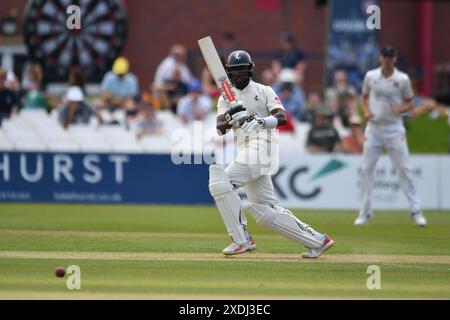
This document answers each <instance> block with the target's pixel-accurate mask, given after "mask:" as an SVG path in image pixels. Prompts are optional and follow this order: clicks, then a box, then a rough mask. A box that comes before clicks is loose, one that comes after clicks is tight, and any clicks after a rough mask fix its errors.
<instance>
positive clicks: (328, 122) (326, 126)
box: [306, 107, 341, 153]
mask: <svg viewBox="0 0 450 320" xmlns="http://www.w3.org/2000/svg"><path fill="white" fill-rule="evenodd" d="M332 118H333V111H332V110H331V109H329V108H326V107H322V108H319V109H317V110H316V112H315V121H314V125H313V127H312V128H311V130H310V131H309V133H308V138H307V142H306V144H307V150H308V151H309V152H311V153H324V152H338V151H340V149H341V148H340V139H339V134H338V132H337V131H336V129H335V128H334V127H333V125H332Z"/></svg>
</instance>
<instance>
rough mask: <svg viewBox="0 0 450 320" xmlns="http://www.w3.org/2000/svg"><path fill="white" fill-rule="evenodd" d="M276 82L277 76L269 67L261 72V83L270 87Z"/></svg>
mask: <svg viewBox="0 0 450 320" xmlns="http://www.w3.org/2000/svg"><path fill="white" fill-rule="evenodd" d="M276 82H277V76H276V74H275V72H273V70H272V69H271V68H268V69H264V70H263V72H262V73H261V83H262V84H263V85H266V86H269V87H272V86H273V85H274V84H275V83H276Z"/></svg>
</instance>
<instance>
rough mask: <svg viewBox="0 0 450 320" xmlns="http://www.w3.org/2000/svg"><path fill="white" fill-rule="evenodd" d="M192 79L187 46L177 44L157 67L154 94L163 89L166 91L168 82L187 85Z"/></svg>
mask: <svg viewBox="0 0 450 320" xmlns="http://www.w3.org/2000/svg"><path fill="white" fill-rule="evenodd" d="M192 79H193V77H192V73H191V71H190V70H189V68H188V66H187V65H186V48H185V47H184V46H182V45H179V44H176V45H174V46H173V47H172V48H171V49H170V53H169V55H168V56H167V57H166V58H165V59H164V60H163V61H162V62H161V63H160V64H159V66H158V68H157V69H156V73H155V79H154V81H153V92H154V95H159V94H160V93H161V91H165V90H166V88H165V86H166V84H168V83H173V82H174V81H177V82H181V83H183V84H185V85H187V84H188V83H190V82H191V81H192Z"/></svg>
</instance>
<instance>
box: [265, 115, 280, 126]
mask: <svg viewBox="0 0 450 320" xmlns="http://www.w3.org/2000/svg"><path fill="white" fill-rule="evenodd" d="M263 120H264V128H267V129H273V128H276V126H277V125H278V119H277V118H275V117H274V116H268V117H265V118H263Z"/></svg>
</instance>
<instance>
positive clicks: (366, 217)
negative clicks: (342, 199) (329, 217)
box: [353, 214, 372, 226]
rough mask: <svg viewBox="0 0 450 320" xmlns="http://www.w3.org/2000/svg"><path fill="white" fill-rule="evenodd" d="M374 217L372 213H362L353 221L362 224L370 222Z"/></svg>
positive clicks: (355, 223) (356, 224) (354, 223)
mask: <svg viewBox="0 0 450 320" xmlns="http://www.w3.org/2000/svg"><path fill="white" fill-rule="evenodd" d="M371 219H372V215H371V214H360V215H359V216H358V218H356V220H355V222H353V225H354V226H362V225H364V224H366V223H367V222H369V221H370V220H371Z"/></svg>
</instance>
